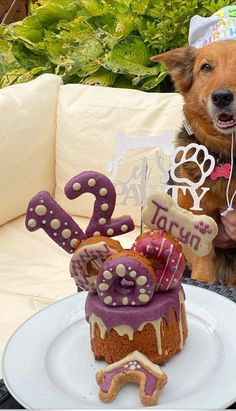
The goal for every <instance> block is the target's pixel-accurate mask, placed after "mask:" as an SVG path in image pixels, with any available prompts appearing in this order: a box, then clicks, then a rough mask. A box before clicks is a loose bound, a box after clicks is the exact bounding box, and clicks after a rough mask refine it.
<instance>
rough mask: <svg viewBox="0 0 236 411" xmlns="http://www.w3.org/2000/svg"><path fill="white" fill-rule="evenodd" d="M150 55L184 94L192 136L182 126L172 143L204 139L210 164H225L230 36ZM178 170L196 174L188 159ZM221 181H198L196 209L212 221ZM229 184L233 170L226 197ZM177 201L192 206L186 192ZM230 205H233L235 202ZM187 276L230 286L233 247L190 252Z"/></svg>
mask: <svg viewBox="0 0 236 411" xmlns="http://www.w3.org/2000/svg"><path fill="white" fill-rule="evenodd" d="M152 60H153V61H158V62H163V63H164V64H165V65H166V66H167V68H168V69H169V71H170V74H171V76H172V79H173V80H174V82H175V84H176V87H177V89H178V90H179V92H180V93H181V94H182V95H183V97H184V108H183V110H184V115H185V117H186V119H187V121H188V123H189V125H190V126H191V129H192V131H193V135H190V136H189V135H188V133H187V132H186V131H185V129H184V128H183V129H182V130H181V131H180V133H179V134H178V135H177V139H176V145H177V146H186V145H188V144H190V143H197V144H204V145H205V146H206V147H207V148H208V151H209V153H210V154H211V155H213V157H215V160H216V164H217V163H219V164H220V165H224V164H226V163H230V158H231V157H230V150H231V136H232V133H233V132H236V75H235V70H236V40H227V41H218V42H215V43H212V44H209V45H207V46H204V47H202V48H195V47H191V46H189V47H184V48H179V49H176V50H173V51H168V52H166V53H164V54H161V55H158V56H154V57H153V58H152ZM235 149H236V143H235ZM234 156H235V157H236V150H235V152H234ZM199 161H200V162H201V161H203V159H201V158H199ZM234 168H235V169H236V161H235V167H234ZM178 172H179V175H180V176H181V177H186V178H188V179H189V180H191V181H194V182H196V181H198V178H199V175H200V173H199V167H198V165H197V164H196V163H193V162H190V161H189V162H185V163H184V164H182V165H181V166H180V167H179V171H178ZM227 182H228V180H227V179H225V178H224V177H218V178H217V179H216V180H214V181H213V180H212V179H211V178H210V177H207V178H206V180H205V182H204V187H209V188H210V190H209V191H208V192H207V193H206V194H205V196H204V197H203V198H202V200H201V207H202V209H203V211H202V212H201V213H204V214H207V215H209V216H211V217H213V218H214V219H215V220H216V221H219V210H220V209H226V208H227V202H226V190H227ZM235 189H236V171H235V170H234V169H233V174H232V180H231V183H230V188H229V193H228V197H229V199H231V198H232V196H233V193H234V191H235ZM178 202H179V205H180V206H181V207H183V208H186V209H190V207H191V206H192V198H191V197H190V195H188V194H186V195H183V194H181V195H179V198H178ZM233 205H234V208H235V206H236V201H234V203H233ZM192 278H195V279H199V280H203V281H208V282H214V281H223V282H224V283H226V284H227V285H228V286H236V250H235V249H233V250H232V249H227V250H221V249H215V250H214V249H212V251H211V253H210V254H209V255H208V256H206V257H193V258H192Z"/></svg>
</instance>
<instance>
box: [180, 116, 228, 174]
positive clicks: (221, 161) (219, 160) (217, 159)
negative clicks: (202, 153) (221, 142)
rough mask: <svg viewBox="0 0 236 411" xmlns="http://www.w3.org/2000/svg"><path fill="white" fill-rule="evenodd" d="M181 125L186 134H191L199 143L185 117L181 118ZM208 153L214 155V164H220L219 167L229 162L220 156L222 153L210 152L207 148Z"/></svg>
mask: <svg viewBox="0 0 236 411" xmlns="http://www.w3.org/2000/svg"><path fill="white" fill-rule="evenodd" d="M183 126H184V129H185V131H186V132H187V134H188V135H189V136H191V137H194V139H195V140H196V141H197V143H198V144H200V142H199V141H198V139H197V138H196V136H195V134H194V132H193V130H192V127H191V126H190V124H189V122H188V121H187V120H186V118H185V117H184V118H183ZM208 153H209V154H211V155H212V156H213V157H214V159H215V164H216V165H217V166H220V167H221V166H223V165H224V164H226V163H228V162H229V159H224V158H223V157H222V154H221V153H215V152H214V151H212V152H210V151H209V150H208Z"/></svg>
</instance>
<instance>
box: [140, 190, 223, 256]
mask: <svg viewBox="0 0 236 411" xmlns="http://www.w3.org/2000/svg"><path fill="white" fill-rule="evenodd" d="M142 219H143V222H144V224H145V225H146V226H147V227H149V228H151V229H153V230H155V229H160V230H164V231H166V232H167V233H169V234H171V235H173V236H174V237H175V238H177V239H178V240H179V241H181V242H182V243H183V244H185V245H186V247H187V248H188V249H189V250H190V251H191V252H192V253H193V254H195V255H198V256H203V255H206V254H208V252H209V251H210V248H211V243H212V240H213V239H214V238H215V236H216V235H217V232H218V228H217V224H216V222H215V221H214V220H213V219H212V218H211V217H208V216H206V215H204V216H203V215H194V214H192V213H191V212H190V211H187V210H184V209H182V208H180V207H179V206H177V205H176V203H175V202H174V201H173V199H172V198H171V197H170V196H169V195H168V194H166V193H164V192H162V191H159V192H157V193H156V194H154V195H152V196H150V197H149V198H148V202H147V206H146V207H145V209H144V210H143V212H142Z"/></svg>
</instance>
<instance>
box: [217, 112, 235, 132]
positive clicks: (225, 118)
mask: <svg viewBox="0 0 236 411" xmlns="http://www.w3.org/2000/svg"><path fill="white" fill-rule="evenodd" d="M216 125H217V127H218V128H220V129H223V130H226V129H229V128H233V127H236V118H235V117H234V116H233V115H232V114H228V113H224V112H221V113H218V114H217V115H216Z"/></svg>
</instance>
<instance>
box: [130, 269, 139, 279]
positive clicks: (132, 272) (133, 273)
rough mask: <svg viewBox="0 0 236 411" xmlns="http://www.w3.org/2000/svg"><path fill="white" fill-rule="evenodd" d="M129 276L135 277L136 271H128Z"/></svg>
mask: <svg viewBox="0 0 236 411" xmlns="http://www.w3.org/2000/svg"><path fill="white" fill-rule="evenodd" d="M129 275H130V277H132V278H134V277H136V275H137V273H136V271H134V270H133V271H130V274H129Z"/></svg>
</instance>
